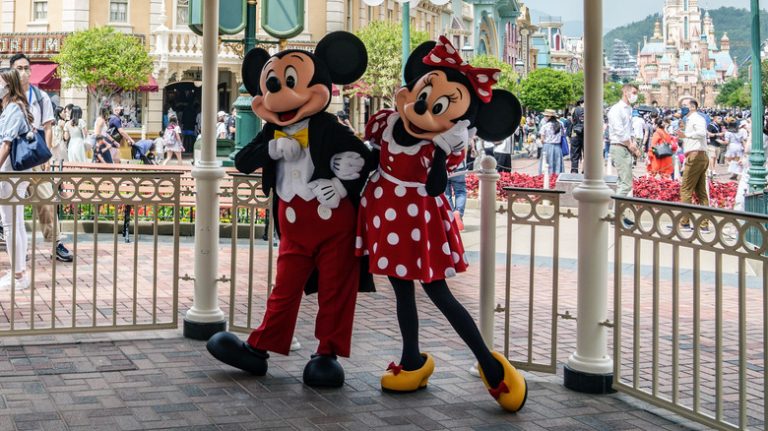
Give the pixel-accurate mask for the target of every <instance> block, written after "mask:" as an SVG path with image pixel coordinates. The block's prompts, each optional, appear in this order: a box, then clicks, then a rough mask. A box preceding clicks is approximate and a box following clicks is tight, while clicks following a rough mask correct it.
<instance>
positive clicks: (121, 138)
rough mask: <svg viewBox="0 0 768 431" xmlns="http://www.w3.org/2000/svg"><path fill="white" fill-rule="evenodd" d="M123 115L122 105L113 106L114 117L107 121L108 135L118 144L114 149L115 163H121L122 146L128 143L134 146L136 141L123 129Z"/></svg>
mask: <svg viewBox="0 0 768 431" xmlns="http://www.w3.org/2000/svg"><path fill="white" fill-rule="evenodd" d="M122 114H123V107H122V106H120V105H113V106H112V115H110V116H109V120H108V121H107V134H108V135H109V136H110V137H111V138H112V140H113V141H115V142H116V143H117V147H115V148H112V150H111V152H112V160H113V161H114V162H115V163H120V145H121V144H122V143H124V142H125V143H128V144H129V145H133V143H134V141H133V138H131V136H130V135H128V132H126V131H125V129H124V128H123V120H122V119H121V118H120V117H121V116H122Z"/></svg>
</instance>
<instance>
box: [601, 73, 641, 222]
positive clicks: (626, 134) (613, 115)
mask: <svg viewBox="0 0 768 431" xmlns="http://www.w3.org/2000/svg"><path fill="white" fill-rule="evenodd" d="M637 91H638V89H637V86H636V85H634V84H624V87H622V89H621V92H622V97H621V100H619V101H618V102H617V103H616V104H615V105H613V106H612V107H611V109H610V110H609V111H608V133H609V139H610V142H611V160H612V161H613V166H614V167H615V168H616V173H617V174H618V177H619V178H618V182H617V189H616V194H618V195H619V196H629V194H630V193H631V192H632V157H633V156H634V157H638V156H640V150H639V149H638V147H637V145H636V144H635V141H634V140H633V139H632V104H633V103H635V102H637ZM624 224H625V225H627V226H631V225H633V224H634V222H632V221H631V220H629V219H627V218H624Z"/></svg>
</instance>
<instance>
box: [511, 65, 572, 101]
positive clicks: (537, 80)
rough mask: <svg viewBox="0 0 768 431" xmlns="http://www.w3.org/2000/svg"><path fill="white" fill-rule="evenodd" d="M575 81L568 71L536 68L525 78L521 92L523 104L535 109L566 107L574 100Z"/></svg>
mask: <svg viewBox="0 0 768 431" xmlns="http://www.w3.org/2000/svg"><path fill="white" fill-rule="evenodd" d="M573 95H574V91H573V82H572V79H571V77H570V76H569V74H568V72H564V71H562V70H554V69H549V68H546V69H536V70H534V71H533V72H531V73H530V74H529V75H528V77H527V78H526V79H525V80H523V85H522V92H521V94H520V99H521V102H522V103H523V106H525V107H526V108H529V109H533V110H534V111H543V110H545V109H565V107H566V106H568V104H570V103H571V102H573V100H574V96H573Z"/></svg>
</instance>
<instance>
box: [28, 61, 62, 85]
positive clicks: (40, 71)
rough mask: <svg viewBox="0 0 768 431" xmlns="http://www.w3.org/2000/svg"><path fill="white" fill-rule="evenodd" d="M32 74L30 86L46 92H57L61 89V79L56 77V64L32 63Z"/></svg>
mask: <svg viewBox="0 0 768 431" xmlns="http://www.w3.org/2000/svg"><path fill="white" fill-rule="evenodd" d="M30 66H31V67H32V74H31V75H30V77H29V82H30V83H31V84H32V85H35V86H37V87H40V88H41V89H43V90H47V91H58V90H60V89H61V79H59V78H58V77H57V76H56V68H57V67H59V65H58V64H56V63H32V64H31V65H30Z"/></svg>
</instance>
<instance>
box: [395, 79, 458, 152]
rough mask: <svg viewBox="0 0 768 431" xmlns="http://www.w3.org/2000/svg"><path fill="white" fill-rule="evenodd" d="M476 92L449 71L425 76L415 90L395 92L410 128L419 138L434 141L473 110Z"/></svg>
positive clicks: (403, 89)
mask: <svg viewBox="0 0 768 431" xmlns="http://www.w3.org/2000/svg"><path fill="white" fill-rule="evenodd" d="M471 101H472V95H471V94H470V93H469V91H468V90H467V88H466V87H465V86H464V85H463V84H461V83H458V82H452V81H449V80H448V77H447V76H446V74H445V72H443V71H441V70H433V71H431V72H429V73H427V74H425V75H424V76H422V77H421V79H419V80H418V81H417V82H416V83H415V84H414V86H413V90H409V89H408V88H407V87H403V88H401V89H400V90H398V92H397V94H395V103H396V105H397V112H399V113H400V117H401V118H402V120H403V125H404V126H405V129H406V131H407V132H408V133H409V134H410V135H412V136H414V137H417V138H421V139H426V140H432V139H433V138H434V137H435V136H437V135H439V134H440V133H442V132H445V131H447V130H448V129H450V128H451V127H453V125H454V124H455V122H456V121H457V120H458V119H459V118H461V117H462V116H463V115H464V114H465V113H466V112H467V110H468V109H469V106H470V103H471Z"/></svg>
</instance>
